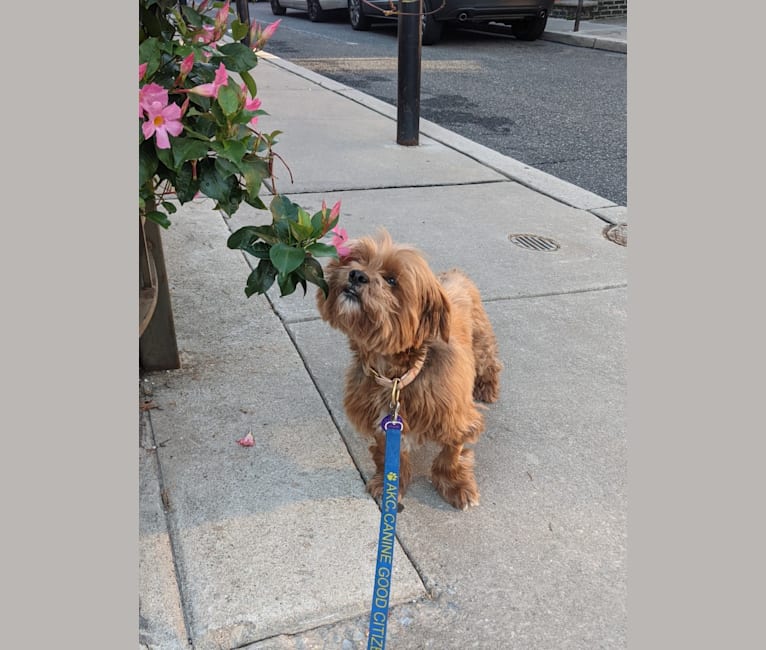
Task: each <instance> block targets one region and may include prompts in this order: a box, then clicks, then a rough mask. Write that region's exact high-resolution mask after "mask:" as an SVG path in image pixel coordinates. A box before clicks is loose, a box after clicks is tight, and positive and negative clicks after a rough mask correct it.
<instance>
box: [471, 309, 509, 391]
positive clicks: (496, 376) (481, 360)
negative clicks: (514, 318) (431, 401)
mask: <svg viewBox="0 0 766 650" xmlns="http://www.w3.org/2000/svg"><path fill="white" fill-rule="evenodd" d="M473 317H474V325H473V357H474V362H475V365H476V377H475V379H474V383H473V398H474V399H475V400H478V401H480V402H488V403H489V402H496V401H497V398H498V397H499V396H500V370H502V368H503V365H502V363H501V362H500V358H499V353H498V349H497V339H496V338H495V333H494V331H493V330H492V324H491V323H490V322H489V317H488V316H487V313H486V312H485V311H484V308H483V307H482V306H481V304H476V305H475V306H474V310H473Z"/></svg>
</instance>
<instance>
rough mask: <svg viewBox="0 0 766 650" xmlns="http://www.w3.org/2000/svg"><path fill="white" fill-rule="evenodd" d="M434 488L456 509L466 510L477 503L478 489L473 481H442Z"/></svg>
mask: <svg viewBox="0 0 766 650" xmlns="http://www.w3.org/2000/svg"><path fill="white" fill-rule="evenodd" d="M436 489H437V490H438V491H439V494H441V495H442V497H443V498H444V500H445V501H446V502H447V503H449V504H450V505H451V506H452V507H453V508H457V509H458V510H468V508H471V507H473V506H478V505H479V496H480V495H479V489H478V488H477V487H476V484H475V483H473V482H469V483H462V484H453V485H449V484H445V483H442V484H441V485H437V486H436Z"/></svg>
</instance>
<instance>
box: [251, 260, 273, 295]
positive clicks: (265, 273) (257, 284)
mask: <svg viewBox="0 0 766 650" xmlns="http://www.w3.org/2000/svg"><path fill="white" fill-rule="evenodd" d="M276 277H277V270H276V269H275V268H274V266H273V265H272V264H271V262H270V261H269V260H261V261H260V262H258V266H256V267H255V270H254V271H253V272H252V273H251V274H250V275H249V276H248V278H247V284H246V285H245V295H246V296H247V297H248V298H249V297H250V296H252V295H253V294H254V293H266V292H267V291H268V290H269V287H271V285H272V284H274V278H276Z"/></svg>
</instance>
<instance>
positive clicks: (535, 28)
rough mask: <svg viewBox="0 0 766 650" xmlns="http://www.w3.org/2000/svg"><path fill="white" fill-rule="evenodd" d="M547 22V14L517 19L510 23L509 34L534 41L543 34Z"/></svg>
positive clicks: (523, 39)
mask: <svg viewBox="0 0 766 650" xmlns="http://www.w3.org/2000/svg"><path fill="white" fill-rule="evenodd" d="M547 22H548V15H547V14H546V15H545V16H538V17H537V18H527V19H526V20H519V21H517V22H514V23H511V34H513V35H514V36H515V37H516V38H518V39H519V40H520V41H536V40H537V39H538V38H540V37H541V36H542V35H543V32H544V31H545V25H546V23H547Z"/></svg>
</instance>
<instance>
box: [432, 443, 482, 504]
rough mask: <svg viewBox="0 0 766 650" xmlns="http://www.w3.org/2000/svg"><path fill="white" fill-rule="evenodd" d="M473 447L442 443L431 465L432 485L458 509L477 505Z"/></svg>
mask: <svg viewBox="0 0 766 650" xmlns="http://www.w3.org/2000/svg"><path fill="white" fill-rule="evenodd" d="M473 464H474V457H473V449H465V448H464V447H463V445H462V444H461V445H454V446H453V445H444V447H442V450H441V452H439V455H438V456H437V457H436V458H435V459H434V462H433V465H432V466H431V479H432V480H433V483H434V487H435V488H436V490H437V491H438V492H439V494H441V495H442V497H444V500H445V501H446V502H447V503H449V504H450V505H452V506H454V507H455V508H457V509H458V510H467V509H468V507H469V506H477V505H479V488H478V486H477V485H476V479H475V478H474V474H473Z"/></svg>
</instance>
